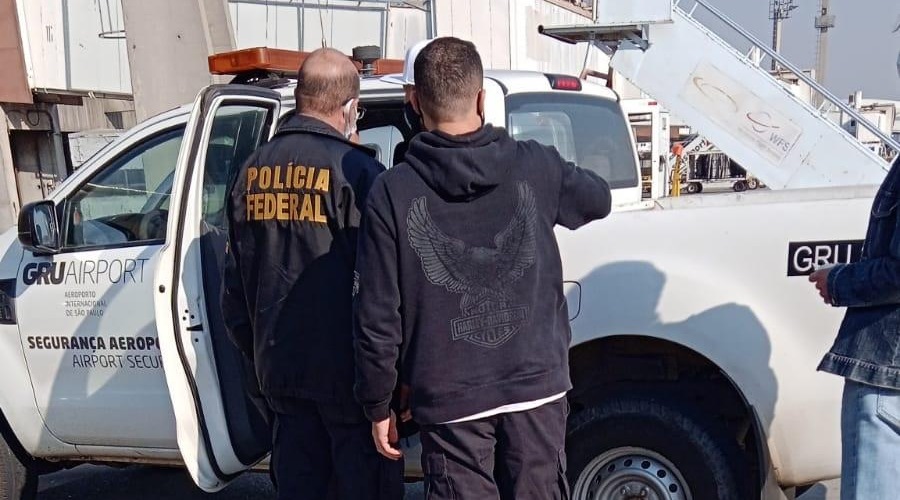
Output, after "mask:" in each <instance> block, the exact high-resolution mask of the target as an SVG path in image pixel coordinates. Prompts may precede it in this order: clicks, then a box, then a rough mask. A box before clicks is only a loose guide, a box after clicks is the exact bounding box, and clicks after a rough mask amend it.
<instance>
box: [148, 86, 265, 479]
mask: <svg viewBox="0 0 900 500" xmlns="http://www.w3.org/2000/svg"><path fill="white" fill-rule="evenodd" d="M279 110H280V98H279V94H278V93H276V92H274V91H271V90H267V89H261V88H255V87H248V86H243V85H213V86H210V87H207V88H206V89H204V90H203V91H202V92H201V93H200V95H199V96H198V97H197V101H196V102H195V104H194V109H193V112H192V114H191V118H190V121H189V122H188V125H187V130H186V132H185V140H184V142H185V146H184V147H183V148H182V150H181V155H180V156H179V159H178V166H177V168H176V172H175V177H174V183H175V184H174V185H175V186H176V187H175V189H173V190H172V193H173V194H172V207H173V209H172V212H171V216H170V218H169V226H168V230H169V233H170V234H171V235H172V237H171V238H170V239H169V241H168V243H167V244H166V245H165V246H164V247H163V249H162V251H161V255H160V265H159V269H158V272H157V274H156V280H155V283H154V289H155V294H154V296H155V300H154V305H155V308H156V318H157V323H158V330H159V344H160V350H161V353H162V357H163V366H164V369H165V374H166V381H167V383H168V386H169V393H170V397H171V400H172V406H173V408H174V410H175V420H176V428H177V438H178V447H179V450H180V451H181V455H182V457H183V459H184V462H185V464H186V465H187V468H188V471H189V472H190V474H191V476H192V477H193V479H194V481H195V482H196V483H197V485H198V486H199V487H200V488H202V489H204V490H206V491H215V490H218V489H220V488H222V487H224V486H225V485H226V484H227V483H228V481H230V480H231V479H233V478H234V477H235V476H237V475H238V474H240V473H241V472H242V471H244V470H246V469H248V468H249V467H251V466H252V465H254V464H255V463H257V462H259V461H260V460H262V459H263V458H264V457H265V456H266V455H267V454H268V452H269V449H270V448H269V446H270V441H271V438H270V433H269V430H268V428H267V426H266V425H265V422H264V420H263V418H262V415H261V413H260V412H259V411H258V410H257V408H256V406H255V405H254V404H253V403H252V401H251V400H250V399H249V398H248V396H247V390H246V389H247V388H248V387H252V385H253V384H254V383H255V382H252V381H249V380H250V379H249V376H251V374H252V370H249V369H248V368H249V366H248V365H247V362H246V360H245V359H244V357H243V356H242V355H241V354H239V352H238V351H237V349H236V348H235V347H234V346H233V345H232V343H231V342H230V340H229V339H228V337H227V335H226V332H225V331H224V328H223V321H222V313H221V308H220V302H219V294H220V290H221V278H220V277H221V272H222V262H223V260H222V259H223V257H224V252H225V242H226V234H227V233H226V230H225V229H226V228H225V215H224V206H225V196H226V190H227V189H226V186H227V184H228V180H229V178H230V177H231V175H232V173H233V172H234V170H235V169H237V168H239V167H240V166H241V165H242V164H243V163H244V161H245V160H246V159H247V157H249V156H250V154H251V153H252V152H253V151H254V150H255V149H256V148H257V147H259V146H260V145H261V144H262V143H264V142H265V141H267V140H268V139H269V138H270V137H271V135H272V133H273V132H274V130H275V127H276V124H277V121H278V120H277V119H278V114H279ZM248 381H249V382H248Z"/></svg>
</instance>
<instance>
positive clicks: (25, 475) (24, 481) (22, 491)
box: [0, 438, 38, 500]
mask: <svg viewBox="0 0 900 500" xmlns="http://www.w3.org/2000/svg"><path fill="white" fill-rule="evenodd" d="M24 453H25V452H24V450H23V451H22V452H21V453H19V454H17V453H16V452H15V451H13V449H12V448H11V447H10V446H9V445H8V444H7V443H6V439H2V438H0V500H32V499H34V498H36V497H37V483H38V474H37V470H36V469H35V467H34V466H32V465H31V463H30V462H31V460H30V459H27V458H24Z"/></svg>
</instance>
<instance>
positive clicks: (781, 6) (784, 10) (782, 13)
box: [769, 0, 827, 71]
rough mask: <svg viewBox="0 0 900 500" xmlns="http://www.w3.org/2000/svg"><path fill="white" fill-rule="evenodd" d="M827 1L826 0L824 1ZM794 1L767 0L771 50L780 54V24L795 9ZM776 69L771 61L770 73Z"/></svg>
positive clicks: (775, 63)
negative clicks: (770, 27)
mask: <svg viewBox="0 0 900 500" xmlns="http://www.w3.org/2000/svg"><path fill="white" fill-rule="evenodd" d="M826 1H827V0H826ZM796 8H797V5H794V0H769V19H771V20H772V50H774V51H775V52H778V53H781V22H782V21H784V20H785V19H788V18H790V17H791V11H792V10H794V9H796ZM777 69H778V63H777V62H776V61H775V60H774V59H773V60H772V71H776V70H777Z"/></svg>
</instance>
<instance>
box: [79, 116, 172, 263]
mask: <svg viewBox="0 0 900 500" xmlns="http://www.w3.org/2000/svg"><path fill="white" fill-rule="evenodd" d="M183 137H184V128H183V127H182V128H178V129H175V130H170V131H168V132H163V133H162V134H159V135H157V136H155V137H153V138H151V139H149V140H147V141H145V142H144V143H143V144H140V145H138V146H136V147H135V148H134V149H132V150H131V151H129V152H127V153H126V154H125V155H123V156H121V157H119V158H117V159H116V160H114V161H113V162H112V163H110V164H109V165H107V166H106V167H104V168H103V169H102V170H101V171H100V172H98V173H97V174H96V175H94V177H93V178H91V179H90V180H88V181H87V182H86V183H85V184H83V185H82V186H81V187H80V188H79V189H78V191H76V192H75V193H74V194H72V195H71V196H69V198H68V199H67V200H66V201H65V203H64V205H63V221H64V222H63V223H62V226H63V228H62V229H63V235H64V246H65V247H66V248H80V247H94V246H106V245H116V244H126V243H133V242H141V241H147V242H151V241H162V240H165V238H166V220H167V219H168V214H169V196H170V195H171V192H172V177H173V176H174V173H175V163H176V162H177V160H178V152H179V150H180V148H181V140H182V138H183Z"/></svg>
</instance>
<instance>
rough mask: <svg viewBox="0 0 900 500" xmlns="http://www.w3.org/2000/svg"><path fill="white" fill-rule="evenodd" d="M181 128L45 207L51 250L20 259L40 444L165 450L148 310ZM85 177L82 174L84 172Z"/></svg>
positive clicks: (131, 148)
mask: <svg viewBox="0 0 900 500" xmlns="http://www.w3.org/2000/svg"><path fill="white" fill-rule="evenodd" d="M183 134H184V121H183V118H181V119H170V120H166V121H164V122H162V123H160V124H156V125H151V126H150V127H149V128H148V129H146V130H145V133H142V134H140V135H139V136H138V137H136V138H133V139H131V140H130V142H126V143H125V144H124V146H123V147H122V148H120V152H118V153H115V154H113V155H112V156H110V157H109V159H108V160H106V161H104V162H103V164H101V165H98V166H97V168H93V167H90V168H91V169H92V170H91V172H90V174H89V175H86V176H83V180H82V181H81V182H79V184H78V185H77V186H74V187H73V189H70V190H68V192H67V193H66V194H65V195H64V196H61V197H57V198H56V199H55V202H56V207H57V213H58V214H59V221H60V222H59V226H60V236H61V237H60V250H59V252H58V253H56V254H55V255H46V254H44V255H37V254H35V253H32V252H29V251H26V252H25V254H24V257H23V259H22V262H21V264H20V267H19V273H18V279H17V281H16V294H15V295H16V297H17V298H16V309H17V312H18V318H19V331H20V334H21V337H22V339H21V340H22V345H23V346H24V347H25V361H26V362H27V364H28V370H29V374H30V376H31V382H32V386H33V388H34V396H35V401H36V403H37V405H38V408H39V410H40V412H41V415H42V416H43V418H44V422H45V423H46V425H47V428H48V429H49V430H50V432H52V433H53V435H54V436H56V437H57V438H58V439H60V440H62V441H64V442H67V443H71V444H76V445H78V446H92V445H95V446H121V447H146V448H169V449H171V448H173V447H174V446H175V442H174V439H173V436H174V427H175V422H174V419H173V418H172V411H171V409H170V406H169V396H168V391H167V389H166V382H165V378H164V376H163V370H162V362H161V359H160V352H159V346H158V344H157V333H156V321H155V319H154V313H153V308H152V307H150V303H151V300H152V299H153V276H154V273H155V270H156V266H157V264H158V262H159V251H160V248H161V247H162V245H163V243H164V242H165V241H166V237H167V235H166V217H167V216H168V212H169V192H170V191H169V190H170V188H171V181H172V175H173V173H174V172H175V164H176V162H177V159H178V151H179V148H180V145H181V142H182V136H183ZM86 168H87V167H86Z"/></svg>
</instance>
